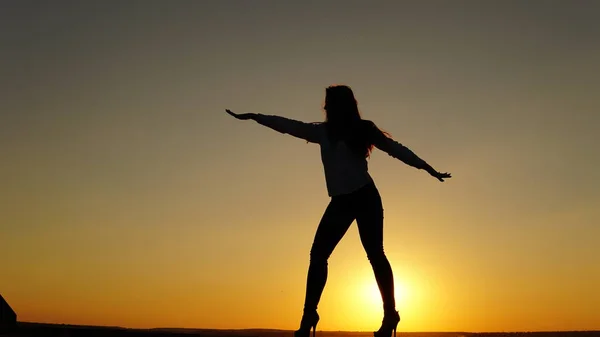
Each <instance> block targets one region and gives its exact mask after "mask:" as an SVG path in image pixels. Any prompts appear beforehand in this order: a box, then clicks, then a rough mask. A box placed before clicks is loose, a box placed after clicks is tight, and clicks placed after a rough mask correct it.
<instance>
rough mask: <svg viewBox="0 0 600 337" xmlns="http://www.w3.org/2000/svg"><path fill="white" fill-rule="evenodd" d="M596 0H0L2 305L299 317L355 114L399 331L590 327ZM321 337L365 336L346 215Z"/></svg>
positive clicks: (156, 316)
mask: <svg viewBox="0 0 600 337" xmlns="http://www.w3.org/2000/svg"><path fill="white" fill-rule="evenodd" d="M599 41H600V2H598V1H592V0H590V1H550V0H549V1H460V0H457V1H410V2H409V1H391V0H390V1H366V0H364V1H350V0H343V1H342V0H339V1H333V0H331V1H285V0H252V1H251V0H247V1H244V0H237V1H234V0H227V1H209V0H197V1H192V0H189V1H151V0H147V1H142V0H139V1H138V0H129V1H116V0H115V1H108V0H106V1H58V0H56V1H52V2H50V1H25V0H8V1H7V0H3V1H0V90H1V91H0V95H1V96H2V98H1V99H0V163H1V164H0V175H1V177H2V187H1V188H0V294H2V296H3V297H4V298H5V299H6V300H7V301H8V302H9V303H10V304H11V306H12V307H13V309H15V311H16V312H17V314H18V316H19V320H20V321H33V322H54V323H69V324H92V325H111V326H112V325H118V326H125V327H133V328H138V327H139V328H146V327H189V328H273V329H296V328H297V327H298V325H299V322H300V316H301V313H302V304H303V300H304V289H305V281H306V271H307V268H308V262H309V259H308V258H309V250H310V245H311V243H312V239H313V236H314V232H315V230H316V226H317V224H318V222H319V220H320V218H321V215H322V214H323V211H324V210H325V207H326V206H327V203H328V201H329V197H328V196H327V190H326V187H325V178H324V174H323V168H322V166H321V161H320V157H319V148H318V146H317V145H314V144H307V143H306V142H305V141H302V140H299V139H295V138H293V137H291V136H288V135H282V134H279V133H277V132H275V131H272V130H269V129H267V128H265V127H263V126H260V125H259V124H257V123H255V122H253V121H239V120H235V119H234V118H232V117H231V116H229V115H227V114H226V113H225V112H224V110H225V109H231V110H233V111H235V112H260V113H265V114H277V115H281V116H286V117H289V118H294V119H298V120H303V121H322V120H323V117H324V114H323V110H322V106H323V103H324V94H325V87H327V86H328V85H331V84H336V83H342V84H347V85H350V86H351V87H352V88H353V90H354V92H355V95H356V97H357V100H358V102H359V108H360V109H361V113H362V115H363V117H364V118H366V119H370V120H373V121H374V122H375V123H376V124H377V125H378V126H379V127H380V128H382V129H384V130H386V131H388V132H389V133H391V135H392V136H393V137H394V138H395V139H396V140H398V141H399V142H401V143H403V144H404V145H406V146H408V147H409V148H411V149H412V150H413V151H414V152H416V153H417V154H418V155H419V156H421V157H422V158H424V159H425V160H427V161H428V162H429V163H430V164H431V165H432V166H434V168H436V169H437V170H440V171H442V172H446V171H448V172H451V173H452V175H453V178H451V179H450V180H448V181H447V182H445V183H440V182H438V181H437V180H436V179H434V178H432V177H430V176H429V175H428V174H427V173H425V172H423V171H418V170H416V169H413V168H411V167H408V166H406V165H404V164H403V163H401V162H399V161H398V160H396V159H394V158H392V157H390V156H388V155H387V154H385V153H383V152H381V151H377V150H376V151H375V152H374V153H373V155H372V158H371V160H370V164H369V168H370V169H369V171H370V173H371V175H372V176H373V178H374V179H375V182H376V184H377V186H378V188H379V190H380V193H381V195H382V198H383V204H384V209H385V239H384V244H385V251H386V253H387V255H388V257H389V259H390V261H391V263H392V267H393V270H394V273H395V279H396V287H397V302H398V309H399V310H400V314H401V316H402V322H401V323H400V325H399V326H398V329H399V330H400V331H523V330H529V331H531V330H586V329H596V330H597V329H600V291H599V290H598V289H599V285H600V263H599V262H598V261H600V177H599V176H598V173H599V167H600V151H599V150H598V146H599V145H600V96H599V93H600V76H598V75H599V74H600V61H599V60H600V42H599ZM319 314H320V315H321V321H320V322H319V326H318V329H319V330H321V329H323V330H361V331H372V330H376V329H377V328H378V327H379V325H380V323H381V318H382V308H381V299H380V298H379V294H378V292H377V288H376V284H375V280H374V277H373V273H372V271H371V266H370V264H369V262H368V260H367V257H366V255H365V253H364V251H363V248H362V246H361V244H360V240H359V238H358V232H357V229H356V225H355V224H353V226H352V227H351V229H350V230H349V231H348V233H347V235H346V236H345V238H344V239H343V240H342V242H341V243H340V244H339V245H338V247H337V249H336V250H335V251H334V253H333V255H332V257H331V259H330V260H329V279H328V283H327V286H326V288H325V292H324V294H323V298H322V301H321V304H320V306H319Z"/></svg>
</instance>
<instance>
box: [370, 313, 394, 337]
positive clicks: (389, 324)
mask: <svg viewBox="0 0 600 337" xmlns="http://www.w3.org/2000/svg"><path fill="white" fill-rule="evenodd" d="M399 322H400V314H399V313H398V311H394V312H392V313H390V314H385V315H384V317H383V322H381V327H380V328H379V330H377V331H375V332H373V336H374V337H396V328H397V327H398V323H399ZM392 332H394V334H393V335H392Z"/></svg>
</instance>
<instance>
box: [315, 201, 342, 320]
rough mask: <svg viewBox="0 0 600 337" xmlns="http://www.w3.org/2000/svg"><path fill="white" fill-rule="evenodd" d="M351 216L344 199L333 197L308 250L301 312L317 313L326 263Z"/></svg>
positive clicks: (325, 273) (323, 286) (324, 281)
mask: <svg viewBox="0 0 600 337" xmlns="http://www.w3.org/2000/svg"><path fill="white" fill-rule="evenodd" d="M353 213H354V212H353V210H352V207H351V205H350V204H349V203H348V202H347V200H346V199H345V198H344V197H338V198H336V197H334V198H332V199H331V202H330V203H329V205H328V206H327V209H326V210H325V213H324V214H323V217H322V218H321V221H320V223H319V227H318V228H317V232H316V234H315V238H314V241H313V244H312V247H311V250H310V265H309V267H308V275H307V280H306V297H305V300H304V312H314V311H316V310H317V306H318V304H319V301H320V299H321V294H322V293H323V289H324V288H325V283H326V282H327V260H328V259H329V257H330V256H331V253H333V250H334V249H335V247H336V246H337V244H338V243H339V242H340V240H341V239H342V237H344V234H346V231H348V228H350V225H351V224H352V221H354V214H353Z"/></svg>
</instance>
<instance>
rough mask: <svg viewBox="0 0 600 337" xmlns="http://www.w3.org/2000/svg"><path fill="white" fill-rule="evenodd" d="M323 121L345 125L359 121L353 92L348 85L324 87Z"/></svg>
mask: <svg viewBox="0 0 600 337" xmlns="http://www.w3.org/2000/svg"><path fill="white" fill-rule="evenodd" d="M323 108H324V110H325V121H326V122H331V123H333V124H337V125H340V124H341V125H347V124H351V123H352V122H355V121H359V120H360V119H361V118H360V113H359V111H358V104H357V102H356V98H354V93H353V92H352V89H350V87H349V86H346V85H333V86H329V87H327V88H326V89H325V106H324V107H323Z"/></svg>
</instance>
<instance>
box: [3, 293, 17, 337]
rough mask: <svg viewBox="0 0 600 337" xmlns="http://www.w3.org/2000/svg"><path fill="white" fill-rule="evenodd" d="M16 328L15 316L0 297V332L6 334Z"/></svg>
mask: <svg viewBox="0 0 600 337" xmlns="http://www.w3.org/2000/svg"><path fill="white" fill-rule="evenodd" d="M16 327H17V314H16V313H15V311H14V310H13V309H12V308H11V307H10V305H8V303H7V302H6V301H5V300H4V297H2V295H0V332H8V331H11V330H14V329H15V328H16Z"/></svg>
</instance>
